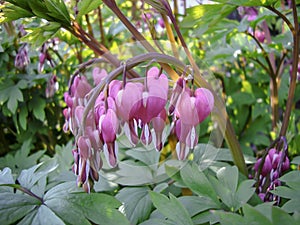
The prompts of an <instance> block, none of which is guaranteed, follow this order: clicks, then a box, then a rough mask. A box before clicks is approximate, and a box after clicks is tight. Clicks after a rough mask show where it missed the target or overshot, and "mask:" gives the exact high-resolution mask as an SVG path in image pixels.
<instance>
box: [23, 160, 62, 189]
mask: <svg viewBox="0 0 300 225" xmlns="http://www.w3.org/2000/svg"><path fill="white" fill-rule="evenodd" d="M43 164H44V163H40V164H38V165H35V166H33V167H31V168H29V169H27V170H22V172H21V174H20V175H19V177H18V182H19V183H20V185H21V186H23V187H25V188H27V189H29V190H30V189H31V188H32V187H33V186H34V185H35V184H36V183H37V182H38V181H39V180H40V179H42V178H43V177H46V176H47V175H48V174H49V173H50V172H52V171H53V170H55V169H56V168H57V165H51V164H50V165H49V167H47V166H46V167H43Z"/></svg>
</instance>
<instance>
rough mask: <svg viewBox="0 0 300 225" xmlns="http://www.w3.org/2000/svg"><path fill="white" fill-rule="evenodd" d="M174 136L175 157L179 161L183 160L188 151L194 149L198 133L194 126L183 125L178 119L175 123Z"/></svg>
mask: <svg viewBox="0 0 300 225" xmlns="http://www.w3.org/2000/svg"><path fill="white" fill-rule="evenodd" d="M175 134H176V136H177V139H178V143H177V144H176V153H177V157H178V159H180V160H184V159H185V158H186V157H187V155H188V153H189V151H190V149H191V148H194V147H195V146H196V144H197V143H198V132H197V129H196V126H195V125H192V124H185V123H183V122H182V121H181V119H178V120H177V121H176V122H175Z"/></svg>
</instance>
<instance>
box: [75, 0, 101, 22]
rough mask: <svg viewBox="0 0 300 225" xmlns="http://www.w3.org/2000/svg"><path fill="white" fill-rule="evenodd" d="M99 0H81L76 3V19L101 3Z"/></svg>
mask: <svg viewBox="0 0 300 225" xmlns="http://www.w3.org/2000/svg"><path fill="white" fill-rule="evenodd" d="M101 3H102V1H101V0H82V1H80V2H79V3H78V15H77V18H76V20H78V19H80V18H81V17H82V16H83V15H85V14H88V13H89V12H91V11H92V10H94V9H97V7H99V6H100V5H101Z"/></svg>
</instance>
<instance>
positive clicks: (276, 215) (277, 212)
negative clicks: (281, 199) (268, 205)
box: [272, 206, 297, 225]
mask: <svg viewBox="0 0 300 225" xmlns="http://www.w3.org/2000/svg"><path fill="white" fill-rule="evenodd" d="M272 222H273V225H281V224H289V225H296V224H297V223H296V221H295V219H294V218H293V217H292V216H291V215H289V214H288V213H287V212H285V211H283V210H282V209H280V208H278V207H276V206H274V207H272Z"/></svg>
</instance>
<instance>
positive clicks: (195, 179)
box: [180, 163, 219, 204]
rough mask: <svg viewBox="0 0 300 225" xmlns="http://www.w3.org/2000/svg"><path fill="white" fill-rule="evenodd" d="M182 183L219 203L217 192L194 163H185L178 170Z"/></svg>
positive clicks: (198, 193)
mask: <svg viewBox="0 0 300 225" xmlns="http://www.w3.org/2000/svg"><path fill="white" fill-rule="evenodd" d="M180 174H181V177H182V179H183V181H184V183H185V184H186V185H187V186H188V187H189V188H190V189H191V190H192V191H193V192H195V193H196V194H197V195H199V196H205V197H209V198H211V199H212V200H213V201H214V202H215V203H216V204H219V200H218V198H217V194H216V192H215V190H214V188H213V186H212V184H211V183H210V182H209V180H208V179H207V177H206V176H205V174H204V173H203V172H202V171H200V170H199V168H198V166H197V165H196V164H195V163H194V164H192V165H190V164H187V165H186V166H185V167H183V169H182V170H181V171H180Z"/></svg>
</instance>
